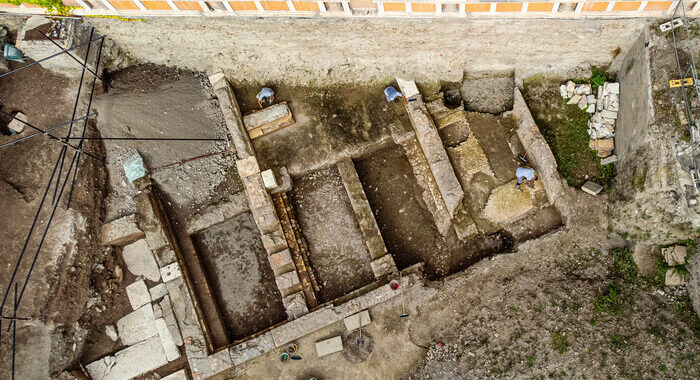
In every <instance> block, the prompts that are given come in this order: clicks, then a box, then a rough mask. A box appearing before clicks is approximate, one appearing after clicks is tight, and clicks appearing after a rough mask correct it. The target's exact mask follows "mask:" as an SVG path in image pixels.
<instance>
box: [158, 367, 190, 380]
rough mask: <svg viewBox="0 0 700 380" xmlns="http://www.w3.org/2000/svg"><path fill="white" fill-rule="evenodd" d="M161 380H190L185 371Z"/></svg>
mask: <svg viewBox="0 0 700 380" xmlns="http://www.w3.org/2000/svg"><path fill="white" fill-rule="evenodd" d="M160 380H189V378H188V377H187V373H186V372H185V370H184V369H181V370H179V371H177V372H175V373H171V374H170V375H168V376H165V377H163V378H161V379H160Z"/></svg>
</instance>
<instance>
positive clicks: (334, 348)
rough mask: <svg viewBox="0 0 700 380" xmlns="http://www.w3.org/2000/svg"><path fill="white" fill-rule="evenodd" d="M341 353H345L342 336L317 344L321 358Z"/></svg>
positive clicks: (317, 350) (317, 351)
mask: <svg viewBox="0 0 700 380" xmlns="http://www.w3.org/2000/svg"><path fill="white" fill-rule="evenodd" d="M339 351H343V338H341V337H340V335H338V336H334V337H333V338H329V339H326V340H322V341H320V342H316V353H317V354H318V357H319V358H320V357H322V356H326V355H330V354H332V353H335V352H339Z"/></svg>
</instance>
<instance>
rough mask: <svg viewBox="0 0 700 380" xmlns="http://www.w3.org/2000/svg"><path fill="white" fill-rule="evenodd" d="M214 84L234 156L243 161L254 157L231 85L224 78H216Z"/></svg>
mask: <svg viewBox="0 0 700 380" xmlns="http://www.w3.org/2000/svg"><path fill="white" fill-rule="evenodd" d="M215 80H216V83H215V84H213V85H214V86H215V87H214V94H215V95H216V98H217V99H219V106H220V107H221V113H222V114H223V115H224V121H225V122H226V128H227V129H228V132H229V136H230V138H231V143H232V145H233V147H234V148H235V150H236V156H238V158H240V159H244V158H247V157H250V156H255V150H254V149H253V144H252V143H251V141H250V137H249V136H248V131H247V130H246V129H245V126H244V125H243V118H242V117H241V109H240V107H239V106H238V102H237V101H236V95H235V94H234V93H233V89H232V88H231V85H230V84H229V83H228V81H227V80H226V77H224V76H220V75H219V76H217V77H216V78H215Z"/></svg>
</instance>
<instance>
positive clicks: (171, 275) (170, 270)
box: [160, 262, 182, 282]
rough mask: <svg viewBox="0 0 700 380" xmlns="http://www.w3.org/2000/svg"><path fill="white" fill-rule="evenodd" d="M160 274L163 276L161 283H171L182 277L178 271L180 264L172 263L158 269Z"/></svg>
mask: <svg viewBox="0 0 700 380" xmlns="http://www.w3.org/2000/svg"><path fill="white" fill-rule="evenodd" d="M160 274H161V275H162V276H163V282H168V281H172V280H174V279H176V278H178V277H181V276H182V272H181V271H180V264H178V263H177V262H174V263H172V264H168V265H166V266H164V267H162V268H160Z"/></svg>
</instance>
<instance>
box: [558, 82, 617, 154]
mask: <svg viewBox="0 0 700 380" xmlns="http://www.w3.org/2000/svg"><path fill="white" fill-rule="evenodd" d="M592 92H593V89H592V87H591V85H590V84H578V85H577V84H576V83H574V82H573V81H568V82H566V84H562V85H561V86H560V87H559V93H560V94H561V97H562V98H564V99H568V101H567V102H566V104H575V105H577V106H578V108H580V109H582V110H586V112H588V113H590V114H592V115H591V119H590V120H589V121H588V135H589V136H590V137H591V143H590V147H591V149H595V150H597V151H598V157H608V156H610V155H611V154H612V151H613V150H614V149H615V145H614V140H613V139H612V138H613V137H614V136H615V121H616V120H617V111H618V110H619V108H620V84H619V83H613V82H605V83H604V84H603V85H602V86H598V91H597V94H596V95H597V96H596V95H593V93H592Z"/></svg>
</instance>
